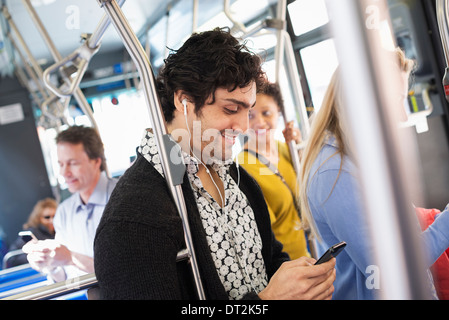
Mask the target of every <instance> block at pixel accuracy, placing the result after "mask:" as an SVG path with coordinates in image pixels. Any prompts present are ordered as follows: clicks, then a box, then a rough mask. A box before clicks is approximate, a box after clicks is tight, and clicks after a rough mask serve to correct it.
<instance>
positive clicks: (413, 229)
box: [326, 0, 430, 300]
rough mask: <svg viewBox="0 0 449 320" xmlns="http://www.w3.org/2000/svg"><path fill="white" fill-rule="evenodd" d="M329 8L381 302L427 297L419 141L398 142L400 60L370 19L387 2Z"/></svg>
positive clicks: (330, 2) (346, 0)
mask: <svg viewBox="0 0 449 320" xmlns="http://www.w3.org/2000/svg"><path fill="white" fill-rule="evenodd" d="M326 5H327V8H328V10H329V14H330V16H331V19H330V20H331V26H332V31H333V33H334V36H335V40H336V41H335V42H336V47H337V54H338V59H339V61H340V67H341V70H340V71H341V81H342V86H343V91H344V97H345V101H344V103H343V106H342V112H343V113H344V120H346V123H347V125H348V126H349V127H348V129H349V132H350V137H348V138H349V139H350V140H351V141H352V144H353V147H354V152H355V153H356V159H357V163H358V169H359V178H360V182H361V187H362V193H363V197H364V200H365V207H366V211H367V219H368V221H369V228H370V231H371V234H370V235H367V237H368V238H369V239H370V240H371V241H370V243H371V244H372V246H373V248H374V250H375V260H376V263H377V267H378V269H379V270H380V274H379V276H380V282H381V291H380V292H381V296H380V298H383V299H392V300H395V299H429V298H430V294H429V287H428V279H427V277H426V276H427V274H426V267H425V263H424V262H425V259H424V257H423V254H422V250H421V242H420V241H419V237H418V229H419V225H418V222H417V220H416V216H415V213H414V211H413V208H412V204H411V199H410V198H409V197H410V196H411V195H412V194H413V196H415V192H416V189H414V188H417V187H418V186H419V183H416V182H417V181H419V178H418V177H416V175H417V172H418V169H417V168H414V167H412V166H414V164H415V163H416V162H417V161H413V159H414V158H415V157H416V155H415V154H407V157H408V158H406V157H405V153H406V151H408V150H411V148H410V149H408V147H409V145H405V144H406V143H407V144H410V146H413V144H414V143H415V141H414V140H413V138H412V137H407V140H404V139H402V140H401V139H400V136H399V130H398V121H396V118H397V119H398V117H397V115H396V114H395V113H396V112H399V107H398V105H397V104H398V103H397V101H398V98H397V97H398V95H399V92H400V91H399V90H397V91H395V86H396V85H397V84H398V83H400V81H401V80H400V75H399V71H397V72H394V68H392V67H391V66H392V63H395V62H396V61H392V60H391V57H390V59H389V58H388V57H386V51H385V50H384V49H383V48H382V45H381V43H380V37H379V33H378V28H379V27H380V25H379V24H377V25H376V24H374V25H373V24H372V22H373V20H372V19H371V20H370V18H374V19H375V18H377V17H369V16H367V13H368V12H374V13H375V14H376V13H378V14H380V13H386V15H388V7H387V4H386V1H385V0H382V1H379V0H372V1H369V0H338V1H335V0H327V1H326ZM368 8H369V9H371V11H370V10H367V9H368ZM373 10H374V11H373ZM376 21H377V20H374V22H376ZM377 22H379V21H377ZM401 134H404V132H401ZM411 178H414V179H413V181H411ZM418 192H419V191H418Z"/></svg>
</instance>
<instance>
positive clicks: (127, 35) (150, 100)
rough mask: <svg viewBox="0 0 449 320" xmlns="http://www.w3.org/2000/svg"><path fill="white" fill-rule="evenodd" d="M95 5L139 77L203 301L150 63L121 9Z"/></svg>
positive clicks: (180, 173)
mask: <svg viewBox="0 0 449 320" xmlns="http://www.w3.org/2000/svg"><path fill="white" fill-rule="evenodd" d="M97 1H98V2H99V4H100V5H101V6H102V7H103V8H104V10H105V11H106V13H107V14H108V16H109V18H110V19H111V21H112V23H113V25H114V27H115V28H116V30H117V33H118V34H119V36H120V37H121V39H122V41H123V43H124V45H125V47H126V49H127V50H128V53H129V55H130V56H131V58H132V59H133V61H134V63H135V65H136V67H137V69H138V71H139V74H140V75H141V76H140V78H141V81H142V85H143V86H142V88H143V92H144V96H145V101H146V103H147V107H148V111H149V113H150V118H151V121H152V125H153V126H152V128H153V132H154V134H155V137H156V141H157V147H158V151H159V155H160V157H161V164H162V167H163V171H164V174H165V178H166V180H167V184H168V187H169V189H170V192H171V194H172V196H173V199H174V201H175V205H176V207H177V209H178V212H179V214H180V216H181V220H182V223H183V228H184V238H185V241H186V246H187V250H188V251H189V255H190V266H191V268H192V273H193V279H194V283H195V286H196V289H197V290H196V291H197V293H198V298H199V299H201V300H203V299H205V293H204V288H203V284H202V281H201V277H200V273H199V266H198V262H197V260H196V254H195V249H194V246H193V243H192V236H191V231H190V226H189V223H188V215H187V208H186V204H185V200H184V194H183V192H182V187H181V184H182V182H183V177H184V173H185V170H186V168H185V164H184V161H183V158H182V156H181V149H180V147H179V145H178V144H176V142H174V141H173V139H172V138H171V136H170V135H169V134H168V133H167V128H166V124H165V118H164V115H163V111H162V107H161V104H160V101H159V98H158V94H157V90H156V85H155V83H154V76H153V72H152V67H151V64H150V61H149V59H148V57H147V56H146V53H145V50H144V49H143V47H142V45H141V44H140V42H139V40H138V39H137V36H136V35H135V33H134V32H133V30H132V28H131V27H130V25H129V23H128V20H127V19H126V17H125V16H124V14H123V12H122V10H121V9H120V7H119V6H118V5H117V2H116V1H115V0H97ZM171 150H177V152H176V154H177V156H178V158H179V159H177V160H178V161H170V157H169V156H170V154H172V156H173V152H171Z"/></svg>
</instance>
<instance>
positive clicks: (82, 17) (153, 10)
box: [1, 0, 276, 63]
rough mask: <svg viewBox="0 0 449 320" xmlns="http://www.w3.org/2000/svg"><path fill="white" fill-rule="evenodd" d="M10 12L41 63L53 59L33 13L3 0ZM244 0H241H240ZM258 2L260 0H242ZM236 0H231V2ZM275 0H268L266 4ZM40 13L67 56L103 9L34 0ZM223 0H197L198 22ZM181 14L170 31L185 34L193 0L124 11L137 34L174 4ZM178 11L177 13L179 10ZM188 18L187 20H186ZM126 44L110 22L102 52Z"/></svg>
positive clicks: (150, 1) (132, 3) (147, 1)
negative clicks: (32, 18)
mask: <svg viewBox="0 0 449 320" xmlns="http://www.w3.org/2000/svg"><path fill="white" fill-rule="evenodd" d="M1 1H2V4H4V5H6V7H7V8H8V11H9V12H10V14H11V17H12V20H13V21H14V23H15V24H16V25H17V27H18V29H19V32H20V33H21V35H22V37H23V38H24V40H25V42H26V44H27V46H28V47H29V48H30V50H31V51H32V53H33V56H34V58H35V59H36V60H38V61H39V62H41V63H47V62H51V63H52V62H53V59H52V56H51V54H50V52H49V50H48V48H47V46H46V44H45V43H44V41H43V40H42V36H41V35H40V34H39V32H38V31H37V30H36V27H35V25H34V23H33V22H32V20H31V18H30V15H29V13H28V11H27V10H26V8H25V7H24V5H23V2H22V1H19V0H1ZM241 1H242V0H241ZM243 1H245V2H247V3H248V2H254V3H257V2H259V3H260V1H261V0H243ZM234 2H236V0H231V4H233V3H234ZM275 2H276V0H265V3H266V4H272V3H275ZM31 3H32V4H33V7H34V8H35V10H36V12H37V15H38V16H39V18H40V19H41V21H42V23H43V24H44V27H45V28H46V30H47V32H48V33H49V35H50V38H51V40H52V41H53V43H54V44H55V46H56V47H57V49H58V51H59V52H60V53H61V55H62V56H64V57H65V56H67V55H68V54H70V53H71V52H73V51H74V50H75V49H77V48H78V47H79V46H80V45H81V35H82V34H83V33H92V32H93V31H94V30H95V28H96V26H97V24H98V22H99V21H100V19H101V17H102V15H103V14H104V11H103V9H102V8H100V6H99V4H98V1H95V0H77V1H68V0H31ZM223 6H224V2H223V1H219V0H199V1H198V24H199V25H201V24H202V23H204V22H205V20H206V19H210V18H211V17H213V16H214V15H216V14H217V13H219V12H221V11H223ZM175 7H176V12H178V17H177V18H175V17H173V18H171V19H170V34H172V35H173V34H175V35H176V34H185V33H186V28H187V29H188V28H191V26H192V17H193V15H192V12H193V10H192V7H193V0H128V1H125V3H124V5H123V12H124V14H125V15H126V17H127V18H128V20H129V22H130V25H131V27H132V28H133V30H134V31H135V32H136V34H138V35H142V34H145V32H146V31H147V30H148V28H149V27H151V26H152V25H154V24H156V23H157V21H158V20H160V18H161V17H163V16H164V15H165V13H166V12H167V8H173V9H174V8H175ZM176 12H175V13H176ZM187 20H188V21H187ZM120 47H123V45H122V43H121V41H120V39H119V37H118V35H117V33H116V31H115V30H114V28H113V27H112V26H111V27H110V28H109V29H108V30H107V31H106V33H105V35H104V38H103V40H102V45H101V49H100V52H105V51H111V50H116V49H118V48H120Z"/></svg>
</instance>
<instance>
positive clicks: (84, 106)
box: [22, 0, 98, 130]
mask: <svg viewBox="0 0 449 320" xmlns="http://www.w3.org/2000/svg"><path fill="white" fill-rule="evenodd" d="M22 3H23V5H24V6H25V8H26V9H27V11H28V13H29V14H30V16H31V19H32V20H33V22H34V24H35V25H36V28H37V30H38V31H39V33H40V34H41V36H42V39H43V40H44V42H45V43H46V45H47V47H48V49H49V50H50V53H51V55H52V56H53V59H54V60H55V61H56V62H59V61H61V60H63V58H62V56H61V54H60V53H59V51H58V50H57V48H56V46H55V45H54V43H53V41H52V40H51V38H50V36H49V34H48V32H47V30H46V29H45V27H44V24H43V23H42V21H41V20H40V18H39V16H38V15H37V12H36V10H35V9H34V8H33V6H32V4H31V2H30V0H22ZM62 75H63V76H64V81H65V82H66V83H68V84H69V86H70V79H68V77H67V75H65V74H64V73H62ZM73 97H74V98H75V100H76V102H77V103H78V105H79V106H80V108H81V110H82V111H83V112H84V114H85V115H86V116H87V117H88V118H89V120H90V122H91V124H92V127H94V128H95V129H96V130H98V125H97V122H96V121H95V118H94V115H93V112H92V109H91V107H90V105H89V102H87V99H86V97H85V96H84V94H83V92H82V91H81V89H80V88H79V87H78V88H76V89H75V90H74V92H73Z"/></svg>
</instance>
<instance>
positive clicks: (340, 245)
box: [315, 241, 346, 265]
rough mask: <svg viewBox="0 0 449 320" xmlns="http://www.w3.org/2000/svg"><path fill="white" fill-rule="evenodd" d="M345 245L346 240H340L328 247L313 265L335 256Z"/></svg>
mask: <svg viewBox="0 0 449 320" xmlns="http://www.w3.org/2000/svg"><path fill="white" fill-rule="evenodd" d="M345 247H346V242H344V241H342V242H340V243H337V244H335V245H333V246H332V247H330V248H329V249H328V250H327V251H326V252H325V253H324V254H323V255H322V256H321V258H319V259H318V261H317V262H315V265H317V264H321V263H325V262H327V261H329V260H330V259H331V258H335V257H336V256H338V254H339V253H340V252H341V251H342V250H343V249H344V248H345Z"/></svg>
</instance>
